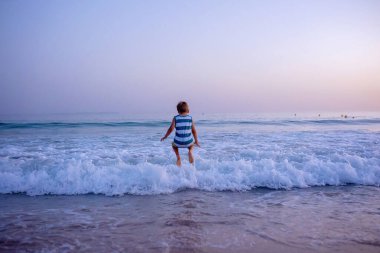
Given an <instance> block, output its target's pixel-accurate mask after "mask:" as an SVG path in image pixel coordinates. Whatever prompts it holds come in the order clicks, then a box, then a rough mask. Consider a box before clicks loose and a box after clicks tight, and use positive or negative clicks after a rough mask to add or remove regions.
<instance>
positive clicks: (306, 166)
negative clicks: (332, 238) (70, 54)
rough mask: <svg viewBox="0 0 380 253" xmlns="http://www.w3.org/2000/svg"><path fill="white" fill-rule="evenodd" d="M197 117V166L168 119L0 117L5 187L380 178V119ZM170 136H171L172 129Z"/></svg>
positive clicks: (165, 187) (241, 186)
mask: <svg viewBox="0 0 380 253" xmlns="http://www.w3.org/2000/svg"><path fill="white" fill-rule="evenodd" d="M255 116H256V115H210V116H207V115H201V116H199V117H194V122H195V125H196V128H197V131H198V135H199V140H200V144H201V148H196V149H195V151H194V155H195V165H194V166H190V164H189V163H188V162H187V159H188V158H187V150H181V155H182V159H183V160H184V166H183V167H182V168H178V167H177V166H176V165H175V155H174V153H173V151H172V149H171V141H172V137H169V138H168V139H167V140H166V141H164V142H160V138H161V137H162V136H163V135H164V134H165V132H166V130H167V128H168V127H169V125H170V121H171V118H169V117H168V118H166V119H149V120H141V119H140V120H128V119H125V120H117V121H116V120H114V121H104V120H102V121H101V120H92V121H81V120H77V121H39V122H17V121H16V122H14V121H13V122H3V123H0V193H26V194H28V195H43V194H66V195H72V194H87V193H101V194H105V195H109V196H113V195H123V194H138V195H152V194H161V193H174V192H177V191H181V190H185V189H198V190H206V191H223V190H232V191H244V190H251V189H254V188H257V187H266V188H270V189H292V188H305V187H311V186H325V185H347V184H358V185H370V186H379V185H380V117H379V118H378V117H368V116H366V115H364V116H361V115H358V116H356V117H355V118H342V117H340V116H339V115H338V116H336V117H326V118H321V117H318V116H315V117H301V116H298V117H297V116H296V117H295V116H293V115H292V116H291V117H288V118H286V117H282V118H278V117H277V118H276V117H269V116H267V117H259V116H256V117H255ZM172 136H173V135H172Z"/></svg>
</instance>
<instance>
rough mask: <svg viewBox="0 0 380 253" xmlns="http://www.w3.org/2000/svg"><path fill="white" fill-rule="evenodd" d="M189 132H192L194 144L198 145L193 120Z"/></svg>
mask: <svg viewBox="0 0 380 253" xmlns="http://www.w3.org/2000/svg"><path fill="white" fill-rule="evenodd" d="M191 132H192V133H193V136H194V141H195V142H194V144H195V145H196V146H198V147H200V145H199V143H198V135H197V130H195V125H194V121H193V125H192V126H191Z"/></svg>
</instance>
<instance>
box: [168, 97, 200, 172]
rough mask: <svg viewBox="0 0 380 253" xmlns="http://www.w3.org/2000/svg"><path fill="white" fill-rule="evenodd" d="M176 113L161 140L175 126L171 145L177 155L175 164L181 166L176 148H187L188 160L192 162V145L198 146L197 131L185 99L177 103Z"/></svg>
mask: <svg viewBox="0 0 380 253" xmlns="http://www.w3.org/2000/svg"><path fill="white" fill-rule="evenodd" d="M177 111H178V115H177V116H174V118H173V120H172V124H171V125H170V127H169V129H168V131H167V132H166V134H165V136H164V137H162V138H161V141H163V140H165V139H166V138H168V136H169V135H170V134H171V132H172V131H173V130H174V128H175V136H174V141H173V142H172V147H173V150H174V153H175V155H176V156H177V166H178V167H179V166H181V157H180V155H179V152H178V148H188V149H189V162H190V163H191V164H194V157H193V148H194V145H196V146H198V147H199V143H198V136H197V131H196V130H195V125H194V122H193V118H192V117H191V116H190V115H189V112H190V110H189V106H188V104H187V103H186V102H185V101H181V102H179V103H178V104H177Z"/></svg>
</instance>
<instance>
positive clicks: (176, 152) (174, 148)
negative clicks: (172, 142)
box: [172, 146, 181, 167]
mask: <svg viewBox="0 0 380 253" xmlns="http://www.w3.org/2000/svg"><path fill="white" fill-rule="evenodd" d="M172 147H173V150H174V153H175V155H176V157H177V162H176V164H177V166H178V167H180V166H181V157H180V156H179V152H178V148H177V147H174V146H172Z"/></svg>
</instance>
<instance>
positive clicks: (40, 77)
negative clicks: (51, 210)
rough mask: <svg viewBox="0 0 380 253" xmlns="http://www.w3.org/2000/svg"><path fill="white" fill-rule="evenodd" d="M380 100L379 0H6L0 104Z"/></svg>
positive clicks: (6, 110) (109, 108)
mask: <svg viewBox="0 0 380 253" xmlns="http://www.w3.org/2000/svg"><path fill="white" fill-rule="evenodd" d="M180 100H186V101H188V102H189V104H190V109H191V111H193V112H194V111H195V112H205V113H208V112H210V113H214V112H307V111H344V112H350V111H380V1H377V0H373V1H370V0H357V1H351V0H340V1H338V0H320V1H312V0H278V1H275V0H268V1H259V0H257V1H255V0H247V1H239V0H237V1H232V0H231V1H219V0H218V1H211V0H203V1H197V0H192V1H179V0H178V1H163V0H157V1H156V0H155V1H153V0H151V1H149V0H145V1H137V0H136V1H125V0H122V1H115V0H110V1H105V0H104V1H99V0H88V1H87V0H86V1H84V0H78V1H57V0H45V1H40V0H34V1H19V0H2V1H0V115H1V114H3V115H12V114H43V113H82V112H94V113H96V112H120V113H131V114H142V113H160V112H163V113H165V112H172V111H175V106H176V104H177V102H178V101H180Z"/></svg>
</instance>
